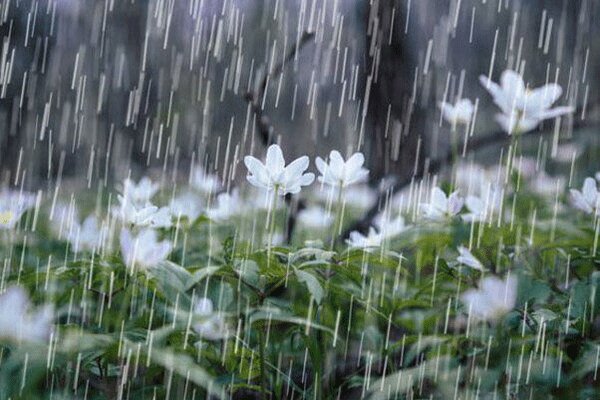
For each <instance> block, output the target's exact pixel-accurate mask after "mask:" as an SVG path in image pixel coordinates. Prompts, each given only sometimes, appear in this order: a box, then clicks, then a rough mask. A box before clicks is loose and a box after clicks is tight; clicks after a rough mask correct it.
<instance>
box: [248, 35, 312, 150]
mask: <svg viewBox="0 0 600 400" xmlns="http://www.w3.org/2000/svg"><path fill="white" fill-rule="evenodd" d="M314 36H315V34H314V33H312V32H307V31H305V32H304V33H303V34H302V36H301V37H300V39H299V40H298V42H297V43H296V45H295V46H294V47H292V49H291V50H290V51H289V52H288V54H287V55H286V56H285V57H284V58H283V60H281V61H280V62H279V63H278V64H276V65H275V67H273V70H272V71H267V72H266V74H265V76H264V77H263V78H262V80H261V82H260V85H259V86H258V90H257V91H256V92H247V93H246V95H245V96H244V97H245V99H246V100H247V101H248V102H249V103H250V106H251V108H252V112H253V113H254V114H255V115H256V124H257V127H258V133H259V134H260V138H261V140H262V142H263V144H264V145H265V147H267V146H270V145H272V144H274V143H275V129H274V128H273V124H272V123H271V120H270V119H269V117H268V116H266V115H265V113H264V110H263V107H262V104H261V100H262V98H263V96H264V95H265V90H266V89H267V82H268V81H269V77H277V76H279V74H281V73H282V72H283V67H284V66H285V64H287V63H288V62H289V61H290V60H291V59H292V58H294V57H295V56H296V54H297V53H298V52H299V51H300V50H301V49H302V48H303V47H304V46H305V45H306V44H307V43H308V41H309V40H310V39H312V38H313V37H314Z"/></svg>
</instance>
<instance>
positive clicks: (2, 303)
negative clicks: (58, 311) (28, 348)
mask: <svg viewBox="0 0 600 400" xmlns="http://www.w3.org/2000/svg"><path fill="white" fill-rule="evenodd" d="M29 308H30V303H29V298H28V296H27V293H26V292H25V290H24V289H23V288H22V287H19V286H12V287H9V288H8V289H7V290H6V291H5V292H4V293H3V294H2V295H0V338H2V339H9V340H15V341H17V342H45V341H47V340H48V338H49V337H50V332H51V330H52V319H53V308H52V306H43V307H41V308H39V309H38V310H37V311H35V312H30V310H29Z"/></svg>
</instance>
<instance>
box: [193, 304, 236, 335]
mask: <svg viewBox="0 0 600 400" xmlns="http://www.w3.org/2000/svg"><path fill="white" fill-rule="evenodd" d="M194 313H195V314H196V315H197V316H198V317H201V319H202V321H201V322H198V323H196V324H195V325H194V330H195V331H196V333H198V335H200V337H202V338H204V339H208V340H220V339H225V338H227V336H228V330H227V325H226V324H225V320H224V319H223V317H222V316H220V315H218V314H215V313H214V310H213V303H212V301H211V300H210V299H209V298H206V297H203V298H201V299H199V300H198V302H197V303H196V306H195V307H194Z"/></svg>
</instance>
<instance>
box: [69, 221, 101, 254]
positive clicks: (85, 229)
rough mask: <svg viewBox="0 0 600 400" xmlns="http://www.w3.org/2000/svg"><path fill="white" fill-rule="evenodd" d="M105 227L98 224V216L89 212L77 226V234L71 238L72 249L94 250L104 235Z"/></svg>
mask: <svg viewBox="0 0 600 400" xmlns="http://www.w3.org/2000/svg"><path fill="white" fill-rule="evenodd" d="M106 231H107V227H106V226H100V224H99V221H98V218H97V217H96V216H95V215H94V214H91V215H89V216H88V217H87V218H86V219H84V220H83V223H82V224H81V225H80V226H79V235H78V236H77V237H76V238H75V240H74V241H73V239H71V244H72V245H73V251H75V252H77V251H79V250H91V251H93V250H95V249H98V248H99V247H100V245H101V244H102V239H103V238H105V237H106V233H107V232H106Z"/></svg>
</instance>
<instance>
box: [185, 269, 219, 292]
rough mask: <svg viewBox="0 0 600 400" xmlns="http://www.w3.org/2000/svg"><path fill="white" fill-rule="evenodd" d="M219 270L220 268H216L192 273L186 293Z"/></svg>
mask: <svg viewBox="0 0 600 400" xmlns="http://www.w3.org/2000/svg"><path fill="white" fill-rule="evenodd" d="M220 269H221V267H217V266H212V267H204V268H200V269H199V270H198V271H196V272H194V274H193V275H192V278H191V280H190V281H189V282H188V283H187V285H186V291H187V290H189V289H191V288H192V287H193V286H194V285H195V284H197V283H198V282H200V281H201V280H203V279H205V278H208V277H209V276H211V275H214V274H215V273H216V272H217V271H218V270H220Z"/></svg>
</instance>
